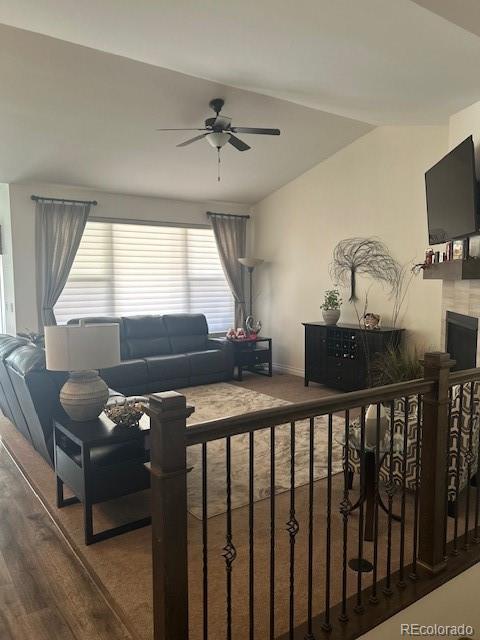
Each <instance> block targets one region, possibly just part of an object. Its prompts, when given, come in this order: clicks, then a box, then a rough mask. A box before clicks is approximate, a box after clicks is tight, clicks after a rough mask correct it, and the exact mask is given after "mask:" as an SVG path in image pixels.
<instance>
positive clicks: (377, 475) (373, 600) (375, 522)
mask: <svg viewBox="0 0 480 640" xmlns="http://www.w3.org/2000/svg"><path fill="white" fill-rule="evenodd" d="M380 410H381V405H380V403H379V402H377V428H376V431H375V503H374V507H373V576H372V593H371V595H370V598H369V602H371V603H372V604H377V603H378V596H377V576H378V566H377V565H378V499H379V492H380V462H381V453H380V418H381V412H380Z"/></svg>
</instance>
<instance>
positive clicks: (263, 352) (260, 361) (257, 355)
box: [230, 336, 272, 381]
mask: <svg viewBox="0 0 480 640" xmlns="http://www.w3.org/2000/svg"><path fill="white" fill-rule="evenodd" d="M230 342H231V343H232V344H233V353H234V367H236V369H237V380H239V381H241V380H242V379H243V375H242V373H243V369H248V370H249V371H251V372H252V373H258V374H259V375H263V376H269V377H270V378H271V377H272V338H265V337H262V336H257V337H256V338H255V339H254V340H231V341H230Z"/></svg>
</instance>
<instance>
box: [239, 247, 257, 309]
mask: <svg viewBox="0 0 480 640" xmlns="http://www.w3.org/2000/svg"><path fill="white" fill-rule="evenodd" d="M238 261H239V262H240V264H242V265H243V266H244V267H246V268H247V269H248V274H249V276H250V309H249V312H248V315H249V316H253V270H254V269H255V267H258V265H259V264H262V262H263V260H262V259H261V258H239V259H238Z"/></svg>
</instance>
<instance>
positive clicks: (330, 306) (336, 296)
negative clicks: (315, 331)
mask: <svg viewBox="0 0 480 640" xmlns="http://www.w3.org/2000/svg"><path fill="white" fill-rule="evenodd" d="M341 304H342V299H341V298H340V291H339V290H338V289H329V290H328V291H325V298H324V300H323V304H321V305H320V309H322V313H323V319H324V321H325V324H330V325H332V324H337V322H338V320H339V319H340V305H341Z"/></svg>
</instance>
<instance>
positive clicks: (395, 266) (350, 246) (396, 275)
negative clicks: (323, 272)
mask: <svg viewBox="0 0 480 640" xmlns="http://www.w3.org/2000/svg"><path fill="white" fill-rule="evenodd" d="M401 273H402V267H401V265H400V264H399V263H398V262H397V261H396V260H395V259H394V258H393V257H392V255H391V254H390V251H389V250H388V248H387V247H386V245H385V244H384V243H383V242H382V241H381V240H378V239H377V238H347V239H346V240H341V241H340V242H339V243H338V244H337V246H336V247H335V249H334V252H333V262H332V264H331V265H330V276H331V278H332V280H333V282H335V283H338V284H343V285H344V286H347V284H348V283H350V298H349V301H350V302H355V301H357V300H358V296H357V294H356V276H357V274H362V275H365V276H369V277H370V278H372V279H373V280H375V281H376V282H380V283H381V284H383V285H384V286H386V287H387V289H388V290H389V293H390V294H391V295H395V294H396V292H397V291H398V282H399V280H400V279H402V278H401Z"/></svg>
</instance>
